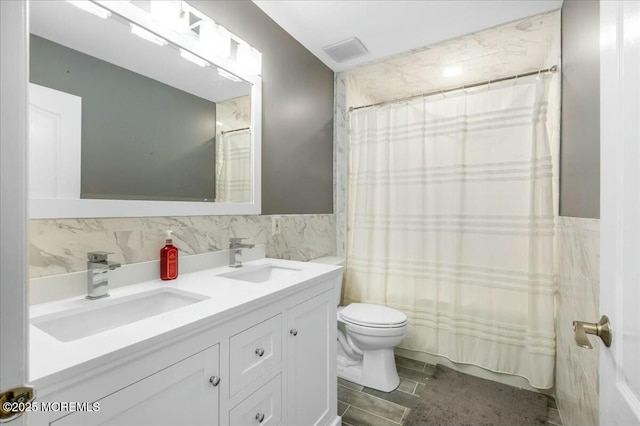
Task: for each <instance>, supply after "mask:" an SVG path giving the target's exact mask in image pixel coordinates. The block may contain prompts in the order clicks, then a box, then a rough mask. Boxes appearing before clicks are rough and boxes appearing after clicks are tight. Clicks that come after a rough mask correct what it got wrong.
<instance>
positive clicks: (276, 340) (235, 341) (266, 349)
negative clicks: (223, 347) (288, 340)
mask: <svg viewBox="0 0 640 426" xmlns="http://www.w3.org/2000/svg"><path fill="white" fill-rule="evenodd" d="M229 351H230V353H229V360H230V366H229V375H230V385H229V393H230V396H231V397H232V396H233V395H235V394H236V393H238V392H239V391H240V390H242V389H243V388H244V387H245V386H247V385H248V384H249V383H251V382H253V381H254V380H256V379H258V378H259V377H260V376H262V375H263V374H264V373H266V372H267V371H269V370H270V369H271V368H273V367H275V366H276V365H277V364H278V363H280V359H281V358H282V319H281V315H278V316H275V317H273V318H271V319H268V320H266V321H264V322H261V323H260V324H257V325H255V326H253V327H251V328H249V329H247V330H244V331H243V332H241V333H238V334H236V335H235V336H233V337H231V340H230V344H229Z"/></svg>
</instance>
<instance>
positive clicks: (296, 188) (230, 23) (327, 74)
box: [190, 1, 333, 214]
mask: <svg viewBox="0 0 640 426" xmlns="http://www.w3.org/2000/svg"><path fill="white" fill-rule="evenodd" d="M190 4H192V5H193V6H194V7H195V8H197V9H198V10H200V11H202V12H204V13H206V14H207V15H209V16H210V17H211V18H212V19H214V20H215V21H216V22H218V23H220V24H221V25H223V26H224V27H226V28H227V29H228V30H229V31H231V32H232V33H234V34H237V35H238V36H239V37H241V38H242V39H243V40H245V41H246V42H248V43H249V44H251V45H252V46H254V47H256V48H257V49H258V50H260V51H261V52H262V83H263V85H262V213H263V214H305V213H332V212H333V71H332V70H331V69H329V68H328V67H327V66H326V65H324V64H323V63H322V62H321V61H320V60H319V59H318V58H316V57H315V56H313V55H312V54H311V53H310V52H309V51H308V50H307V49H305V48H304V47H303V46H302V45H301V44H300V43H298V42H297V41H296V40H295V39H293V37H291V36H290V35H289V34H288V33H287V32H286V31H284V30H283V29H282V28H281V27H280V26H278V25H277V24H276V23H275V22H274V21H273V20H272V19H271V18H269V17H268V16H267V15H266V14H265V13H264V12H262V11H261V10H260V9H259V8H258V7H257V6H256V5H255V4H253V3H252V2H250V1H192V2H190Z"/></svg>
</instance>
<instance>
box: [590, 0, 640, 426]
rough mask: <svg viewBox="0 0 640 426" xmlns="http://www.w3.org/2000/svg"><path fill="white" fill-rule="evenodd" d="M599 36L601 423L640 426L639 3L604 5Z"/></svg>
mask: <svg viewBox="0 0 640 426" xmlns="http://www.w3.org/2000/svg"><path fill="white" fill-rule="evenodd" d="M600 37H601V52H600V53H601V55H600V63H601V66H600V82H601V83H600V114H601V124H600V126H601V128H600V132H601V138H600V143H601V165H600V170H601V191H600V193H601V198H600V214H601V222H600V232H601V236H600V238H601V243H600V262H601V266H600V271H601V272H600V274H601V278H600V282H601V284H600V289H601V290H600V311H601V313H602V314H605V315H607V316H608V317H609V319H610V321H611V327H612V331H613V333H612V339H613V340H612V345H611V347H610V348H606V347H604V345H600V347H601V349H600V424H601V425H640V2H637V1H627V2H617V1H601V2H600ZM594 320H597V318H595V319H594Z"/></svg>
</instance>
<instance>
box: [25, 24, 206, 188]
mask: <svg viewBox="0 0 640 426" xmlns="http://www.w3.org/2000/svg"><path fill="white" fill-rule="evenodd" d="M30 81H31V82H32V83H36V84H39V85H41V86H46V87H50V88H52V89H56V90H60V91H63V92H66V93H71V94H73V95H76V96H80V97H82V172H81V173H82V197H83V198H116V199H138V200H139V199H150V200H203V199H208V200H213V199H214V198H215V182H214V178H215V144H214V141H215V134H216V124H215V123H216V104H215V103H213V102H210V101H207V100H205V99H202V98H199V97H197V96H194V95H191V94H189V93H186V92H183V91H181V90H178V89H175V88H173V87H171V86H167V85H166V84H163V83H160V82H158V81H156V80H152V79H150V78H147V77H145V76H142V75H140V74H136V73H134V72H131V71H129V70H126V69H124V68H120V67H118V66H115V65H113V64H110V63H108V62H104V61H102V60H100V59H96V58H94V57H92V56H89V55H85V54H84V53H81V52H78V51H75V50H72V49H69V48H67V47H65V46H62V45H59V44H57V43H53V42H51V41H49V40H46V39H43V38H40V37H38V36H34V35H32V36H31V38H30Z"/></svg>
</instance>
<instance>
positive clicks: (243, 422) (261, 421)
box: [229, 374, 282, 426]
mask: <svg viewBox="0 0 640 426" xmlns="http://www.w3.org/2000/svg"><path fill="white" fill-rule="evenodd" d="M229 420H230V424H231V426H250V425H256V426H258V425H260V426H265V425H279V424H280V422H281V420H282V379H281V376H280V374H278V375H277V376H276V377H274V378H273V379H271V380H270V381H269V382H268V383H267V384H265V385H264V386H262V387H261V388H260V389H258V390H257V391H256V392H254V393H252V394H251V395H250V396H249V397H247V398H246V399H244V400H243V401H242V402H241V403H240V404H238V405H236V406H235V407H234V408H233V409H232V410H231V412H230V413H229Z"/></svg>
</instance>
